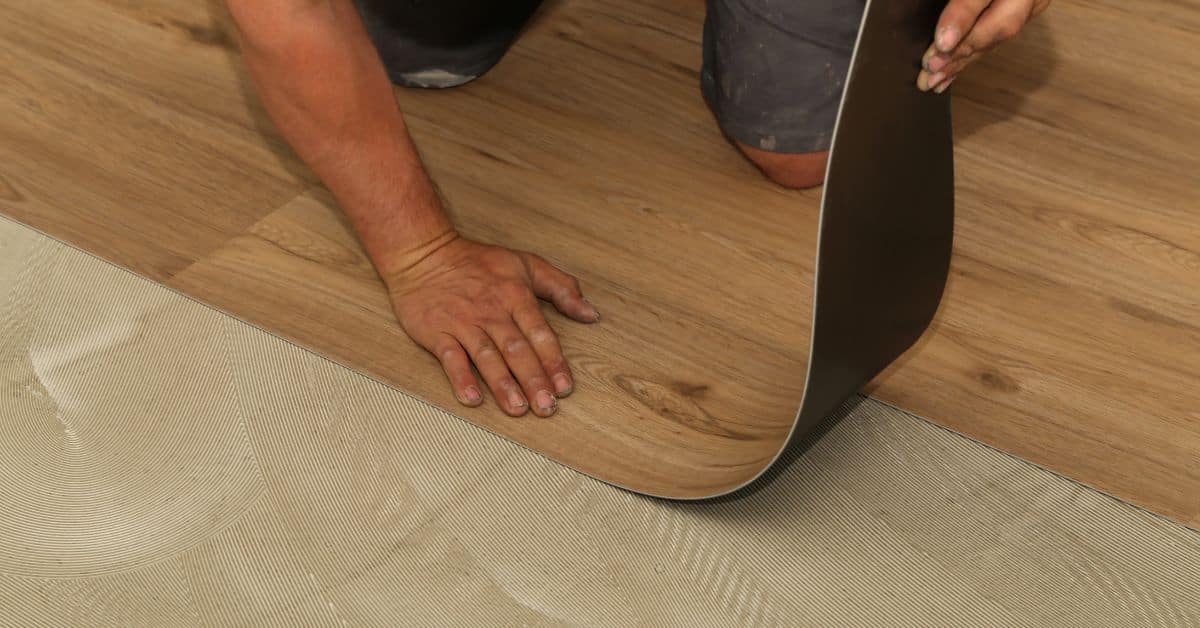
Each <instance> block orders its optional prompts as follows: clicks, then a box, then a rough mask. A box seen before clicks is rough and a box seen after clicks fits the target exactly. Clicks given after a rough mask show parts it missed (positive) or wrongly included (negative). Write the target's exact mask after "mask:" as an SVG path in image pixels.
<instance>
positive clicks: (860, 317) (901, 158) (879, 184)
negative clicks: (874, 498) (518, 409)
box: [635, 0, 954, 498]
mask: <svg viewBox="0 0 1200 628" xmlns="http://www.w3.org/2000/svg"><path fill="white" fill-rule="evenodd" d="M939 12H940V7H939V3H936V2H928V1H925V0H903V1H898V2H880V1H878V0H876V1H873V2H868V6H867V9H866V13H865V15H864V17H863V23H862V27H861V29H860V32H859V39H858V43H857V45H856V48H855V54H854V59H853V61H852V63H851V70H850V75H849V77H848V80H847V85H846V89H845V92H844V95H843V97H842V104H841V108H840V112H839V115H838V123H837V127H836V129H835V134H834V135H835V136H834V142H833V148H832V150H831V153H830V159H829V168H828V177H827V181H826V185H825V190H824V196H823V199H822V204H821V214H820V226H819V239H818V248H817V251H816V256H817V263H816V267H815V279H814V284H815V296H814V299H813V307H812V310H813V325H812V331H811V349H810V354H809V368H808V371H807V377H806V383H805V386H804V393H803V397H802V401H801V403H800V407H799V409H798V410H797V411H796V418H795V423H794V424H793V426H792V428H791V430H790V431H789V432H788V434H787V437H786V438H783V439H780V440H778V441H776V442H775V443H774V444H773V446H774V450H775V455H774V456H773V457H772V458H771V459H770V460H769V461H768V462H767V463H766V464H764V465H762V466H761V467H760V468H758V469H757V470H756V471H755V473H754V475H753V477H752V478H751V479H749V480H746V479H744V478H733V477H731V478H730V479H731V483H730V484H729V485H728V486H727V487H724V488H722V489H720V490H719V491H718V492H717V493H716V494H715V495H712V496H706V495H701V496H698V497H701V498H704V497H718V496H723V495H726V496H736V495H737V494H738V493H739V492H742V491H745V490H753V488H754V487H755V486H756V485H760V484H761V483H763V482H766V481H768V480H769V479H770V478H771V477H773V476H774V473H771V471H772V468H771V467H772V465H775V464H780V463H781V460H782V459H783V458H784V453H785V452H786V451H787V449H788V448H789V447H790V446H794V445H795V444H796V443H797V442H798V441H799V440H801V438H802V437H804V436H805V435H806V434H808V433H809V431H810V430H811V429H812V428H813V427H814V426H816V425H817V423H819V422H820V421H821V420H822V419H823V418H824V417H826V416H828V415H830V414H831V413H833V412H834V411H835V410H836V409H837V408H838V406H840V405H841V404H842V403H843V402H845V401H846V400H847V399H848V398H849V397H850V396H851V395H853V394H854V393H855V392H856V391H857V390H858V389H859V388H860V387H862V386H863V385H864V384H866V383H867V382H868V381H869V380H870V379H871V378H873V377H874V376H875V375H877V374H878V373H879V372H880V371H882V370H883V369H884V368H885V367H887V366H888V365H889V364H890V363H891V362H892V361H893V360H895V359H896V358H897V357H899V356H900V355H901V354H902V353H903V352H904V351H905V350H907V349H908V348H909V347H911V346H912V344H913V343H915V342H916V340H917V339H918V338H919V337H920V336H921V334H922V333H923V332H924V331H925V329H926V328H927V327H928V325H929V323H930V322H931V321H932V319H933V316H934V314H935V312H936V311H937V308H938V304H939V302H940V301H941V297H942V292H943V289H944V287H945V282H946V277H947V274H948V272H949V267H950V256H951V251H952V241H953V232H954V154H953V145H952V131H951V125H950V99H949V97H948V96H947V97H939V96H938V95H935V94H932V93H922V92H920V91H919V90H917V89H916V88H915V87H913V84H912V79H913V76H914V75H915V73H916V69H915V64H914V60H917V59H920V58H921V55H922V53H923V51H924V49H925V47H926V46H928V40H929V33H931V32H933V29H934V25H935V24H936V21H937V17H938V15H939ZM635 490H636V489H635ZM662 496H663V497H678V496H677V495H672V494H665V495H662ZM689 497H693V498H694V497H697V496H689Z"/></svg>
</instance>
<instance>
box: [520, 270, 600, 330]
mask: <svg viewBox="0 0 1200 628" xmlns="http://www.w3.org/2000/svg"><path fill="white" fill-rule="evenodd" d="M526 255H527V257H526V263H527V265H528V267H529V271H530V278H531V280H532V283H533V293H534V294H536V295H538V297H539V298H542V299H545V300H547V301H549V302H551V303H553V304H554V307H555V309H557V310H558V311H559V312H562V313H563V314H564V315H566V316H568V317H570V318H573V319H575V320H577V321H579V322H581V323H594V322H596V321H598V320H600V312H597V311H596V308H595V307H594V306H593V305H592V304H591V303H588V302H587V299H584V298H583V292H582V291H581V290H580V288H579V280H578V279H576V278H575V277H572V276H571V275H569V274H567V273H565V272H563V271H561V270H559V269H557V268H555V267H554V266H553V265H551V264H550V262H547V261H546V260H544V259H542V258H541V257H539V256H537V255H533V254H532V253H528V254H526Z"/></svg>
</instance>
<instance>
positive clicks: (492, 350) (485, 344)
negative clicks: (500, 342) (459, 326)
mask: <svg viewBox="0 0 1200 628" xmlns="http://www.w3.org/2000/svg"><path fill="white" fill-rule="evenodd" d="M497 353H499V352H498V351H497V350H496V345H494V344H492V341H490V340H482V341H480V342H479V344H477V345H475V355H476V356H478V357H479V358H480V359H483V358H489V357H491V356H493V355H496V354H497Z"/></svg>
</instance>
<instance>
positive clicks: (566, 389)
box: [554, 373, 571, 396]
mask: <svg viewBox="0 0 1200 628" xmlns="http://www.w3.org/2000/svg"><path fill="white" fill-rule="evenodd" d="M554 392H556V393H558V394H559V395H560V396H565V395H568V394H570V393H571V380H570V379H568V378H567V376H566V375H563V374H562V373H559V374H558V375H555V376H554Z"/></svg>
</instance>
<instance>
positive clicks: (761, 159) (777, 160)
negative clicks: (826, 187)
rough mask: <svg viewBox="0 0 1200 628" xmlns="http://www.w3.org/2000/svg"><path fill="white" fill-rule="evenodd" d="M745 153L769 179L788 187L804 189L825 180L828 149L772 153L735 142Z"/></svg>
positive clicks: (815, 185)
mask: <svg viewBox="0 0 1200 628" xmlns="http://www.w3.org/2000/svg"><path fill="white" fill-rule="evenodd" d="M737 146H738V148H739V149H741V151H742V154H744V155H746V158H747V159H749V160H750V161H751V162H753V163H754V165H756V166H758V169H759V170H761V171H762V173H763V175H765V176H766V177H767V178H768V179H770V180H771V181H774V182H775V183H777V184H779V185H781V186H783V187H785V188H789V189H793V190H805V189H808V188H814V187H817V186H818V185H821V184H822V183H824V182H825V164H826V161H827V160H828V159H829V151H821V152H817V153H774V152H771V151H766V150H762V149H761V148H755V147H753V146H749V145H746V144H743V143H741V142H738V143H737Z"/></svg>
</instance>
